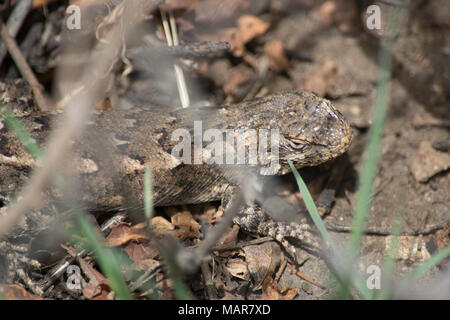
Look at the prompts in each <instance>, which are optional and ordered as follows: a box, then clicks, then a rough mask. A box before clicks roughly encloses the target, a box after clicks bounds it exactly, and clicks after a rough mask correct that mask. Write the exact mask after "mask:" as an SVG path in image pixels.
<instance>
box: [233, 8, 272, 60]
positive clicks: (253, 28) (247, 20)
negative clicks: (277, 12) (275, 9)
mask: <svg viewBox="0 0 450 320" xmlns="http://www.w3.org/2000/svg"><path fill="white" fill-rule="evenodd" d="M269 26H270V24H269V23H267V22H265V21H263V20H261V19H259V18H258V17H255V16H252V15H243V16H242V17H240V18H239V19H238V21H237V28H236V31H235V33H234V37H233V39H232V40H231V41H230V45H231V53H233V55H235V56H237V57H241V56H243V55H244V52H245V44H247V43H248V42H250V41H252V40H253V39H254V38H256V37H257V36H260V35H262V34H264V33H265V32H266V31H267V29H269Z"/></svg>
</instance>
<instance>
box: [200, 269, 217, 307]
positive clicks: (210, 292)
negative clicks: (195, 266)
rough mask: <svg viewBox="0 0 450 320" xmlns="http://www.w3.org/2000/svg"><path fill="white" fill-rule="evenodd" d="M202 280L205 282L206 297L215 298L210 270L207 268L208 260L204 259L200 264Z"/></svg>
mask: <svg viewBox="0 0 450 320" xmlns="http://www.w3.org/2000/svg"><path fill="white" fill-rule="evenodd" d="M201 270H202V275H203V281H204V283H205V288H206V293H207V294H208V298H209V299H210V300H214V299H217V295H216V291H215V288H214V283H213V280H212V274H211V270H209V264H208V261H205V262H203V263H202V265H201Z"/></svg>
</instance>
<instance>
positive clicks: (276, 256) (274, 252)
mask: <svg viewBox="0 0 450 320" xmlns="http://www.w3.org/2000/svg"><path fill="white" fill-rule="evenodd" d="M243 250H244V252H245V261H246V262H247V268H248V271H249V272H250V275H251V277H252V279H253V281H254V283H255V288H254V289H255V290H257V289H259V288H260V286H261V284H262V283H263V282H264V281H265V279H266V278H271V277H272V275H273V274H274V273H275V270H276V269H277V267H278V266H279V265H280V262H281V250H280V246H279V245H278V244H277V243H275V242H274V241H269V242H264V243H262V244H260V245H252V246H246V247H245V248H244V249H243Z"/></svg>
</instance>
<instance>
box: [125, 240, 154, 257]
mask: <svg viewBox="0 0 450 320" xmlns="http://www.w3.org/2000/svg"><path fill="white" fill-rule="evenodd" d="M124 250H125V252H126V253H127V254H128V256H129V257H130V259H131V260H133V261H134V262H140V261H144V260H148V259H154V258H156V257H157V256H159V252H158V250H157V249H156V248H155V246H154V245H152V244H151V243H145V244H144V243H136V242H128V243H127V244H126V245H125V247H124Z"/></svg>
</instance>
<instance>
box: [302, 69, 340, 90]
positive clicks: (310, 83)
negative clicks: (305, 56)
mask: <svg viewBox="0 0 450 320" xmlns="http://www.w3.org/2000/svg"><path fill="white" fill-rule="evenodd" d="M337 69H338V64H337V63H336V62H335V61H333V60H325V62H324V63H323V64H322V66H321V67H320V69H319V70H318V71H317V72H316V73H314V74H313V75H311V76H310V77H309V78H308V80H306V81H305V84H304V86H303V89H305V90H308V91H312V92H315V93H317V94H318V95H319V96H324V95H325V94H326V93H327V91H328V88H329V87H330V86H332V85H334V84H335V83H336V73H337Z"/></svg>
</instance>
